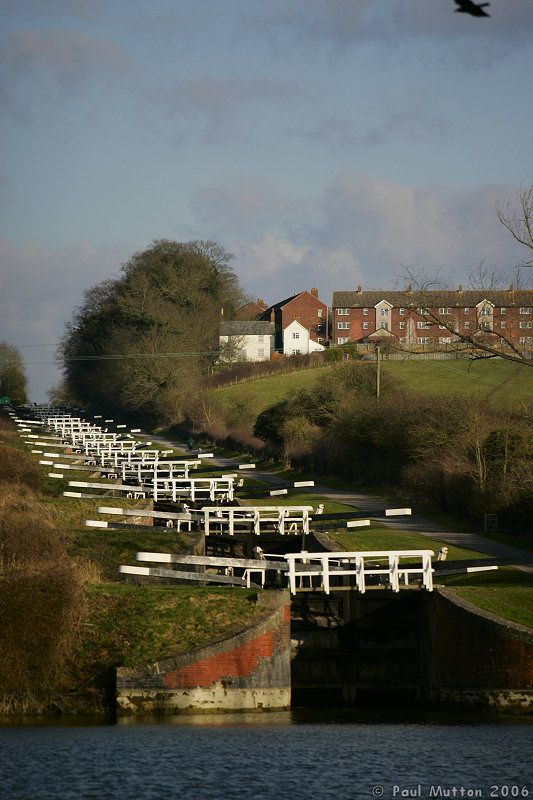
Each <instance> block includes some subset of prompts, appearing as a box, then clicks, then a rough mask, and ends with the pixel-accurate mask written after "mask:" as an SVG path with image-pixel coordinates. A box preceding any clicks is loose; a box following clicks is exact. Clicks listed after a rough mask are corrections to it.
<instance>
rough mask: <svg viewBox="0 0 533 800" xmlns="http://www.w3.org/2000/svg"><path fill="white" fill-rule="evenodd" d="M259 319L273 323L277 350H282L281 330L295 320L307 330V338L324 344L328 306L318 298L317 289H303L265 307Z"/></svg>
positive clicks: (326, 335) (326, 338)
mask: <svg viewBox="0 0 533 800" xmlns="http://www.w3.org/2000/svg"><path fill="white" fill-rule="evenodd" d="M261 319H264V320H268V321H271V322H274V323H275V326H276V343H275V347H276V350H277V351H278V352H282V351H283V331H284V330H285V329H286V328H287V327H288V326H289V325H290V324H291V322H294V320H297V321H298V322H299V323H300V324H301V325H303V327H304V328H305V329H306V330H307V331H308V332H309V339H311V340H312V341H314V342H317V343H318V344H321V345H325V344H326V342H327V340H328V328H329V308H328V306H327V305H326V303H323V302H322V301H321V300H319V299H318V289H314V288H313V289H311V291H310V292H308V291H303V292H299V293H298V294H294V295H292V297H287V299H286V300H281V301H280V302H279V303H274V305H272V306H270V307H269V308H267V310H266V311H265V312H264V313H263V315H262V317H261Z"/></svg>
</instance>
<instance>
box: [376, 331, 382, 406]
mask: <svg viewBox="0 0 533 800" xmlns="http://www.w3.org/2000/svg"><path fill="white" fill-rule="evenodd" d="M380 354H381V349H380V346H379V344H378V346H377V347H376V400H379V390H380V382H381V359H380Z"/></svg>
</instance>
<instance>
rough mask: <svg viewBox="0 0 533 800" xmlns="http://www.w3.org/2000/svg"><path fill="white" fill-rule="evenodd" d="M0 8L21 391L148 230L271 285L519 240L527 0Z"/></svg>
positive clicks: (4, 314) (19, 2) (502, 253)
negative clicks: (480, 9) (470, 11)
mask: <svg viewBox="0 0 533 800" xmlns="http://www.w3.org/2000/svg"><path fill="white" fill-rule="evenodd" d="M0 7H1V10H2V18H3V25H2V38H1V40H0V75H1V83H0V102H1V104H2V113H1V117H0V119H1V133H0V144H1V150H2V156H3V157H2V162H1V165H0V207H1V212H2V213H1V215H0V259H1V260H0V270H1V271H0V339H3V340H7V341H9V342H10V343H12V344H15V345H17V346H19V347H20V348H21V352H22V353H23V355H24V357H25V359H26V363H27V370H28V374H29V377H30V380H31V390H32V396H33V399H37V400H43V399H45V394H46V389H47V388H49V386H50V385H52V384H54V383H55V382H57V379H58V372H57V369H56V367H55V366H54V364H53V361H54V348H55V346H56V343H57V340H58V338H59V337H60V336H61V334H62V331H63V327H64V323H65V320H66V319H68V318H69V317H70V315H71V313H72V310H73V309H74V308H75V307H76V306H78V305H79V304H80V303H81V301H82V299H83V292H84V290H85V289H86V288H88V287H89V286H91V285H94V284H95V283H97V282H99V281H100V280H104V279H105V278H108V277H111V276H113V275H116V274H117V273H118V271H119V269H120V265H121V264H122V263H124V262H125V261H126V260H127V259H128V257H129V256H130V255H131V254H132V253H133V252H135V251H137V250H139V249H143V248H144V247H146V246H147V245H148V244H149V243H150V242H151V241H152V240H153V239H157V238H162V237H164V238H170V239H176V240H179V241H186V240H189V239H213V240H215V241H217V242H219V243H220V244H222V245H224V246H225V247H226V249H227V250H229V251H230V252H231V253H233V254H234V255H235V259H234V262H233V266H234V269H235V271H236V272H237V274H238V275H239V278H240V280H241V283H242V284H243V286H244V287H245V288H246V289H247V290H248V291H249V293H250V294H252V295H254V296H257V297H262V298H264V299H265V300H266V301H267V302H275V301H277V300H279V299H281V298H283V297H285V296H287V295H290V294H292V293H293V292H296V291H299V290H301V289H306V288H307V289H309V288H311V287H312V286H317V287H318V288H319V291H320V296H321V298H322V299H324V300H325V301H326V302H328V303H330V302H331V293H332V291H334V290H348V289H351V288H355V286H357V285H359V284H360V285H362V286H363V287H365V288H379V287H385V288H386V287H389V288H390V287H391V286H393V285H396V283H397V282H398V281H400V284H401V283H402V281H403V280H404V277H405V268H406V267H410V266H414V267H415V269H416V270H417V271H419V272H426V273H428V274H432V273H434V272H435V271H436V270H437V269H441V271H442V272H443V274H444V275H446V276H447V277H448V278H449V280H450V282H456V283H466V281H467V274H468V271H469V270H470V269H471V268H472V267H475V265H477V264H479V262H480V261H482V260H484V262H485V263H486V264H487V265H489V266H491V267H492V266H495V267H497V268H498V269H499V270H500V271H501V272H502V273H503V277H502V281H504V280H505V282H507V283H509V282H511V281H512V280H513V277H514V266H515V265H516V264H517V263H519V262H520V260H521V258H524V257H525V254H524V253H522V252H521V251H520V249H519V247H518V245H516V244H515V243H514V242H513V241H512V240H511V237H510V236H509V234H508V233H507V232H506V231H505V230H504V229H503V228H502V226H501V225H500V224H499V223H498V222H497V220H496V216H495V205H496V202H497V200H498V198H500V199H506V198H508V197H511V198H512V197H513V195H515V194H516V192H517V190H518V189H519V188H520V186H524V185H528V184H530V183H531V181H532V180H533V178H532V165H533V135H532V132H533V103H532V100H531V97H532V93H531V79H532V76H533V48H532V47H531V41H532V40H533V7H532V4H531V0H492V2H491V6H490V9H489V11H490V13H491V17H490V18H487V19H476V18H473V17H470V16H467V15H465V14H458V13H455V11H454V9H455V4H454V2H453V0H382V2H381V3H377V2H376V0H284V2H281V0H279V1H278V0H271V2H256V0H246V2H241V1H240V0H196V1H195V2H193V1H192V0H173V2H167V0H152V1H151V2H147V0H129V1H128V2H122V0H107V1H106V2H103V1H102V2H100V0H39V2H38V1H37V0H35V1H34V0H1V2H0Z"/></svg>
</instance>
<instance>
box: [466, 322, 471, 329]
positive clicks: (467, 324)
mask: <svg viewBox="0 0 533 800" xmlns="http://www.w3.org/2000/svg"><path fill="white" fill-rule="evenodd" d="M469 328H470V323H469V322H465V331H467V330H468V329H469Z"/></svg>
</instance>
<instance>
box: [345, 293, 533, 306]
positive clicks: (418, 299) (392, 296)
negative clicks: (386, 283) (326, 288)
mask: <svg viewBox="0 0 533 800" xmlns="http://www.w3.org/2000/svg"><path fill="white" fill-rule="evenodd" d="M430 298H431V300H432V305H433V306H447V307H448V306H450V307H451V306H459V307H461V306H464V307H465V308H473V307H474V306H476V305H477V304H478V303H480V302H481V301H482V300H489V301H490V302H491V303H493V304H494V305H495V306H500V307H501V306H503V307H504V308H506V307H510V306H529V305H533V289H484V290H479V291H478V290H475V289H467V290H465V291H463V290H454V291H449V290H442V291H439V290H437V291H427V292H426V291H411V290H407V289H406V290H403V291H390V292H389V291H386V290H385V291H384V290H378V291H375V290H372V291H368V292H359V291H357V292H333V308H373V306H375V305H377V304H378V303H379V302H380V301H381V300H386V301H387V302H388V303H390V304H391V305H392V306H393V307H394V308H398V307H403V308H409V306H418V305H421V304H426V305H427V301H428V300H429V299H430Z"/></svg>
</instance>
